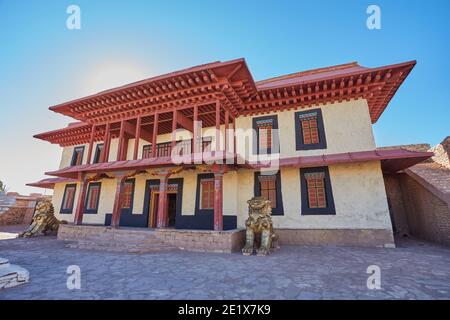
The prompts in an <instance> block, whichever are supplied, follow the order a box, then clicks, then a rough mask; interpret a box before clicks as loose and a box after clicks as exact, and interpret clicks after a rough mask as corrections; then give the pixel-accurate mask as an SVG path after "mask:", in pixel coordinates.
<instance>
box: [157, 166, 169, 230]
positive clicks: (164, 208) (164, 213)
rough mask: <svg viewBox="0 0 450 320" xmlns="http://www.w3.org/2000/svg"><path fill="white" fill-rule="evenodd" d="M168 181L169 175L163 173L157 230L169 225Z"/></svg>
mask: <svg viewBox="0 0 450 320" xmlns="http://www.w3.org/2000/svg"><path fill="white" fill-rule="evenodd" d="M168 181H169V173H162V174H161V175H160V179H159V202H158V217H157V220H156V227H157V228H165V227H167V225H168V223H169V217H168V203H167V187H168Z"/></svg>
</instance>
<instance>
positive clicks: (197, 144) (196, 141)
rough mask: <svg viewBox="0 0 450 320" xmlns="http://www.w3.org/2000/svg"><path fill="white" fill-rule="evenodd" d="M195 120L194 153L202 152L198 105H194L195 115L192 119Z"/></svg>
mask: <svg viewBox="0 0 450 320" xmlns="http://www.w3.org/2000/svg"><path fill="white" fill-rule="evenodd" d="M192 120H193V121H194V132H193V133H192V134H193V136H194V137H193V138H194V139H193V144H194V145H193V147H194V149H193V150H194V153H197V152H200V148H199V147H200V146H201V142H200V134H199V126H198V105H194V117H193V119H192Z"/></svg>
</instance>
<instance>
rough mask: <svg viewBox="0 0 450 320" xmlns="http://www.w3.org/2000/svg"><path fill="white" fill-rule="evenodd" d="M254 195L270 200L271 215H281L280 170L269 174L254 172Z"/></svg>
mask: <svg viewBox="0 0 450 320" xmlns="http://www.w3.org/2000/svg"><path fill="white" fill-rule="evenodd" d="M254 195H255V196H256V197H263V198H266V199H268V200H270V203H271V206H272V215H283V200H282V195H281V174H280V171H278V172H277V173H275V174H271V175H268V174H261V173H260V172H255V182H254Z"/></svg>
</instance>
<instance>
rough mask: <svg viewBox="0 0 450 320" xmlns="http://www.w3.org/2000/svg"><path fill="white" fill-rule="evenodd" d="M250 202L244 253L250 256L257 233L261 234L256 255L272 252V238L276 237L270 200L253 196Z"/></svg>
mask: <svg viewBox="0 0 450 320" xmlns="http://www.w3.org/2000/svg"><path fill="white" fill-rule="evenodd" d="M247 203H248V215H249V217H248V219H247V221H246V222H245V225H246V227H247V230H246V236H245V246H244V248H243V249H242V254H243V255H245V256H249V255H251V254H252V253H253V251H254V249H255V247H256V246H255V240H256V242H258V240H259V239H255V238H256V236H257V235H259V234H260V235H261V241H259V242H260V246H259V248H257V249H256V255H258V256H265V255H268V254H269V253H270V249H271V248H272V240H273V239H274V238H275V234H274V232H273V226H272V217H271V215H272V207H271V205H270V200H267V199H265V198H262V197H253V198H252V199H250V200H248V201H247Z"/></svg>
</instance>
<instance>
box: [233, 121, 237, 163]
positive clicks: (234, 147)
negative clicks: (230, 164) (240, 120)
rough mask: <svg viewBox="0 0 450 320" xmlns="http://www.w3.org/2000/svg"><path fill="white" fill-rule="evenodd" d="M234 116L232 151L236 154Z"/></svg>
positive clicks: (234, 123) (234, 122)
mask: <svg viewBox="0 0 450 320" xmlns="http://www.w3.org/2000/svg"><path fill="white" fill-rule="evenodd" d="M236 152H237V148H236V118H234V117H233V153H234V154H235V155H236Z"/></svg>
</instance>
